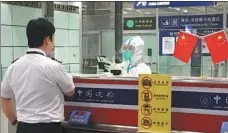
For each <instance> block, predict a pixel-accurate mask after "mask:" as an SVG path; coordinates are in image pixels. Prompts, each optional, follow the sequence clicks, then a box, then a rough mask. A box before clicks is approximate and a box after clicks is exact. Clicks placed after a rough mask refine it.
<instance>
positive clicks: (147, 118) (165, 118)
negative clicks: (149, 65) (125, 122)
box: [138, 74, 172, 133]
mask: <svg viewBox="0 0 228 133" xmlns="http://www.w3.org/2000/svg"><path fill="white" fill-rule="evenodd" d="M171 83H172V82H171V76H169V75H160V74H143V75H140V76H139V81H138V86H139V90H138V132H151V133H153V132H163V133H170V132H171Z"/></svg>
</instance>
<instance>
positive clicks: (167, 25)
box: [159, 14, 223, 30]
mask: <svg viewBox="0 0 228 133" xmlns="http://www.w3.org/2000/svg"><path fill="white" fill-rule="evenodd" d="M186 25H189V26H191V27H192V28H193V29H202V28H206V29H221V28H223V15H222V14H212V15H189V16H166V17H165V16H162V17H159V29H160V30H163V29H185V27H186Z"/></svg>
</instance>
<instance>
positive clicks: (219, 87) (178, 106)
mask: <svg viewBox="0 0 228 133" xmlns="http://www.w3.org/2000/svg"><path fill="white" fill-rule="evenodd" d="M73 80H74V83H75V86H76V88H75V95H74V97H71V98H66V102H65V118H66V119H65V122H64V123H63V126H64V127H65V129H66V132H69V133H76V132H77V131H79V130H80V132H129V133H135V132H137V131H138V130H137V125H138V79H136V78H129V77H128V78H124V77H107V76H101V75H95V76H94V75H74V79H73ZM227 88H228V82H227V79H215V78H205V79H202V78H192V77H172V113H171V118H172V120H171V128H172V131H173V132H175V131H191V132H206V133H219V132H220V129H221V126H222V123H223V122H225V121H228V89H227ZM72 111H76V112H77V114H76V115H77V117H78V118H81V120H80V119H79V120H78V121H81V124H80V125H74V124H73V123H69V122H68V120H69V118H70V116H71V114H72ZM80 115H81V117H80ZM87 120H88V123H87ZM76 123H77V122H76Z"/></svg>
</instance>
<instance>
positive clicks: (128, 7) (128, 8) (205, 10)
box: [123, 2, 228, 16]
mask: <svg viewBox="0 0 228 133" xmlns="http://www.w3.org/2000/svg"><path fill="white" fill-rule="evenodd" d="M133 4H134V3H133V2H124V3H123V14H124V16H156V9H155V8H150V9H134V7H133V6H134V5H133ZM227 4H228V2H217V5H215V6H207V7H204V6H200V7H181V8H179V7H178V8H175V7H173V8H171V7H169V8H159V9H158V10H159V16H169V15H187V14H188V15H190V14H197V15H199V14H222V13H223V12H224V6H225V7H227V6H226V5H227ZM227 11H228V9H227Z"/></svg>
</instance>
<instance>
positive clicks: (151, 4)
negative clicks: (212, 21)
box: [134, 1, 216, 8]
mask: <svg viewBox="0 0 228 133" xmlns="http://www.w3.org/2000/svg"><path fill="white" fill-rule="evenodd" d="M215 4H216V2H215V1H137V2H134V8H162V7H186V6H213V5H215Z"/></svg>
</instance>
